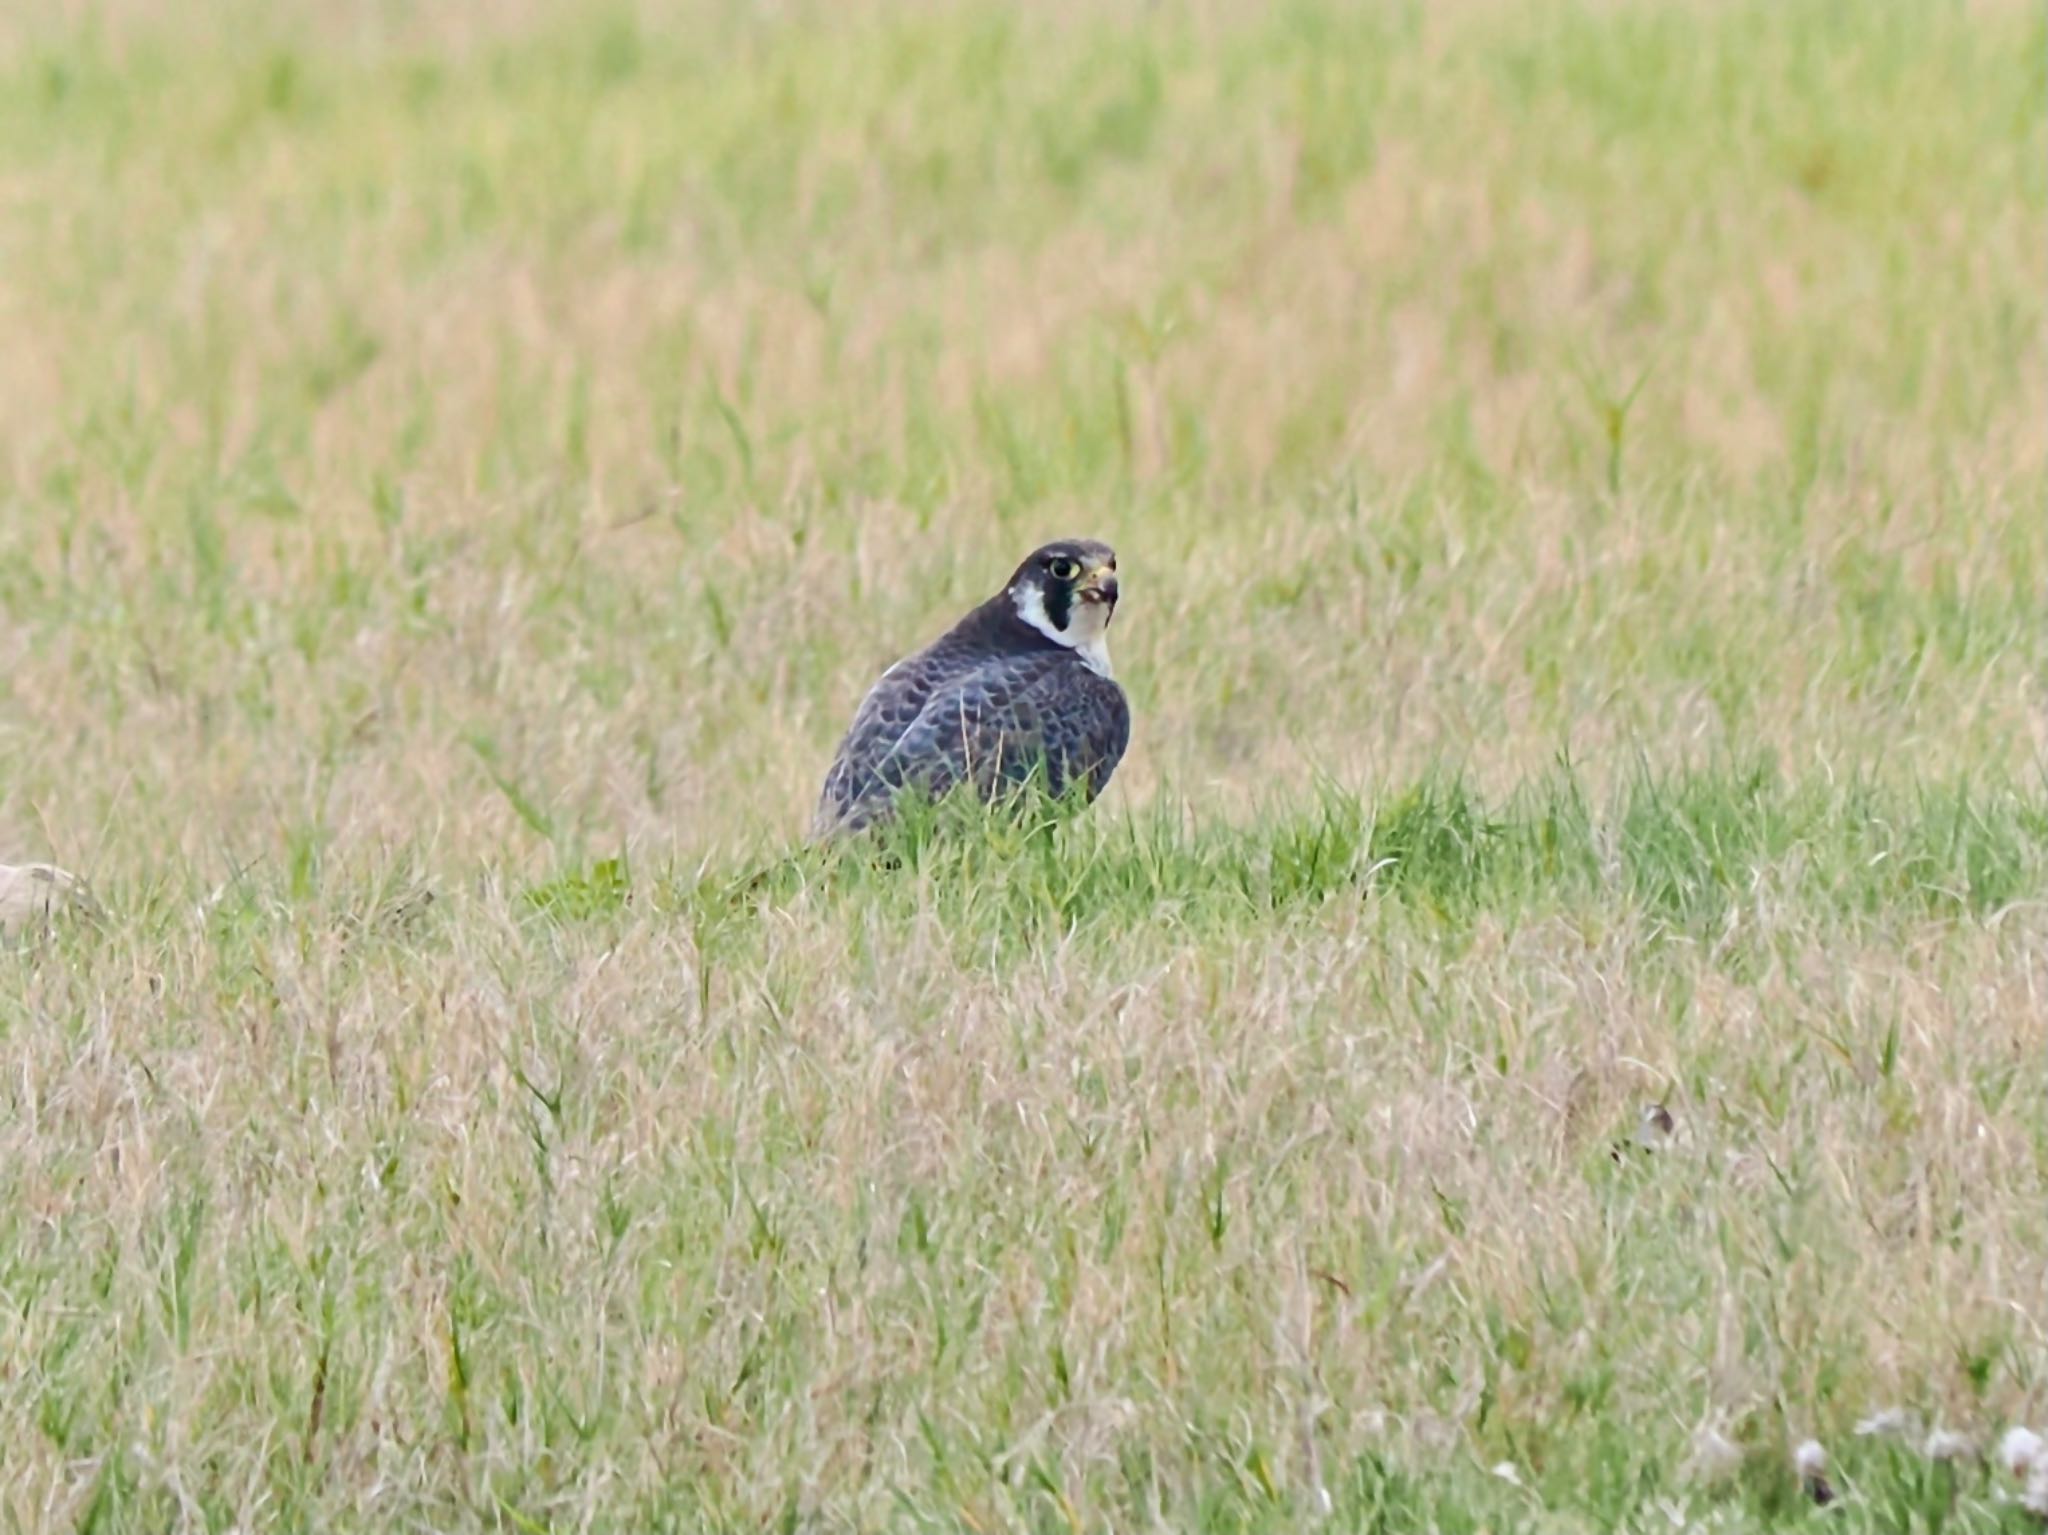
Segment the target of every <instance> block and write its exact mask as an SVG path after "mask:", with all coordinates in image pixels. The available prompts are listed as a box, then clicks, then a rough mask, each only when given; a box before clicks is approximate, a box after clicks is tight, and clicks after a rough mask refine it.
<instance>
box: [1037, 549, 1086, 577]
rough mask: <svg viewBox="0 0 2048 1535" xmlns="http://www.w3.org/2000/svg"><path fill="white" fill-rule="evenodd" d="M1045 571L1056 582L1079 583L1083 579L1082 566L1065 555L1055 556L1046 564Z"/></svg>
mask: <svg viewBox="0 0 2048 1535" xmlns="http://www.w3.org/2000/svg"><path fill="white" fill-rule="evenodd" d="M1045 569H1046V574H1048V575H1050V576H1051V577H1052V578H1053V580H1055V581H1078V580H1080V578H1081V566H1080V564H1079V563H1078V562H1077V561H1074V560H1070V559H1068V558H1067V557H1066V556H1065V555H1059V554H1056V555H1054V556H1053V557H1052V558H1051V559H1049V560H1047V561H1046V562H1045Z"/></svg>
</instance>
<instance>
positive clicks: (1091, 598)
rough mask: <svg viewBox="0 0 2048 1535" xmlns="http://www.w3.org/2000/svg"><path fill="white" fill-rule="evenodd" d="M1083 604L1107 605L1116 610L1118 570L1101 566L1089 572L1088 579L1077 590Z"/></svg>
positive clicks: (1076, 592) (1076, 593)
mask: <svg viewBox="0 0 2048 1535" xmlns="http://www.w3.org/2000/svg"><path fill="white" fill-rule="evenodd" d="M1075 595H1076V596H1077V597H1079V598H1080V599H1081V600H1082V601H1083V602H1103V603H1107V604H1108V605H1109V607H1110V609H1111V610H1112V611H1114V610H1115V608H1116V570H1115V568H1114V567H1113V566H1109V565H1100V566H1097V567H1096V568H1095V569H1094V570H1091V571H1089V572H1088V578H1087V579H1086V580H1085V581H1083V582H1082V583H1081V584H1080V586H1079V587H1078V588H1076V590H1075Z"/></svg>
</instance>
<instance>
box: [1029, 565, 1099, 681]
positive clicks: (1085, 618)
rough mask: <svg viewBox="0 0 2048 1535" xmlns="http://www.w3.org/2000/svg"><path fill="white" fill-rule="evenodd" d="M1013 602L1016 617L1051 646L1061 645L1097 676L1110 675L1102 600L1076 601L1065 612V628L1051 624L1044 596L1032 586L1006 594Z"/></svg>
mask: <svg viewBox="0 0 2048 1535" xmlns="http://www.w3.org/2000/svg"><path fill="white" fill-rule="evenodd" d="M1010 600H1011V601H1012V602H1014V603H1016V604H1017V616H1018V617H1019V618H1021V619H1023V620H1024V622H1025V623H1027V624H1029V625H1031V627H1032V628H1034V629H1036V630H1037V631H1038V632H1039V633H1040V634H1042V635H1044V636H1045V637H1046V638H1047V639H1049V640H1051V641H1052V642H1053V643H1054V644H1055V645H1064V646H1066V647H1067V649H1069V650H1071V651H1073V652H1074V654H1075V655H1077V656H1079V657H1080V658H1081V661H1082V664H1084V665H1085V666H1086V667H1087V668H1088V669H1089V670H1090V671H1092V672H1094V673H1095V674H1096V675H1097V676H1099V677H1112V678H1113V677H1114V676H1115V673H1113V672H1112V671H1110V669H1109V608H1108V605H1107V604H1105V603H1097V602H1077V603H1075V604H1074V607H1073V610H1072V612H1071V613H1070V614H1069V615H1068V622H1067V627H1066V628H1064V629H1061V628H1057V627H1055V626H1054V624H1053V621H1052V615H1051V614H1049V613H1047V612H1046V611H1045V598H1044V597H1043V596H1042V595H1040V593H1039V590H1038V588H1037V587H1035V586H1020V587H1017V588H1015V589H1014V590H1013V591H1012V592H1011V593H1010Z"/></svg>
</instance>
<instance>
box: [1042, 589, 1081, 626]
mask: <svg viewBox="0 0 2048 1535" xmlns="http://www.w3.org/2000/svg"><path fill="white" fill-rule="evenodd" d="M1043 590H1044V592H1045V616H1046V617H1047V618H1049V619H1051V620H1052V626H1053V627H1054V628H1055V629H1057V630H1059V631H1060V632H1061V633H1062V634H1064V633H1065V632H1066V628H1067V619H1068V618H1069V617H1071V616H1072V615H1073V611H1074V588H1073V587H1072V586H1070V585H1069V584H1068V583H1067V582H1065V581H1048V582H1046V583H1045V586H1044V588H1043Z"/></svg>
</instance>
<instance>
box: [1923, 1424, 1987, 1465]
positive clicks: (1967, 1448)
mask: <svg viewBox="0 0 2048 1535" xmlns="http://www.w3.org/2000/svg"><path fill="white" fill-rule="evenodd" d="M1922 1453H1924V1454H1925V1455H1926V1456H1927V1458H1928V1459H1929V1460H1972V1459H1974V1458H1975V1457H1976V1454H1977V1442H1976V1441H1975V1440H1974V1439H1972V1438H1971V1437H1970V1436H1969V1435H1968V1434H1959V1433H1957V1432H1956V1431H1955V1430H1954V1429H1952V1428H1938V1429H1936V1430H1934V1432H1933V1433H1931V1434H1929V1435H1928V1436H1927V1443H1926V1444H1925V1445H1924V1446H1923V1447H1922Z"/></svg>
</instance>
